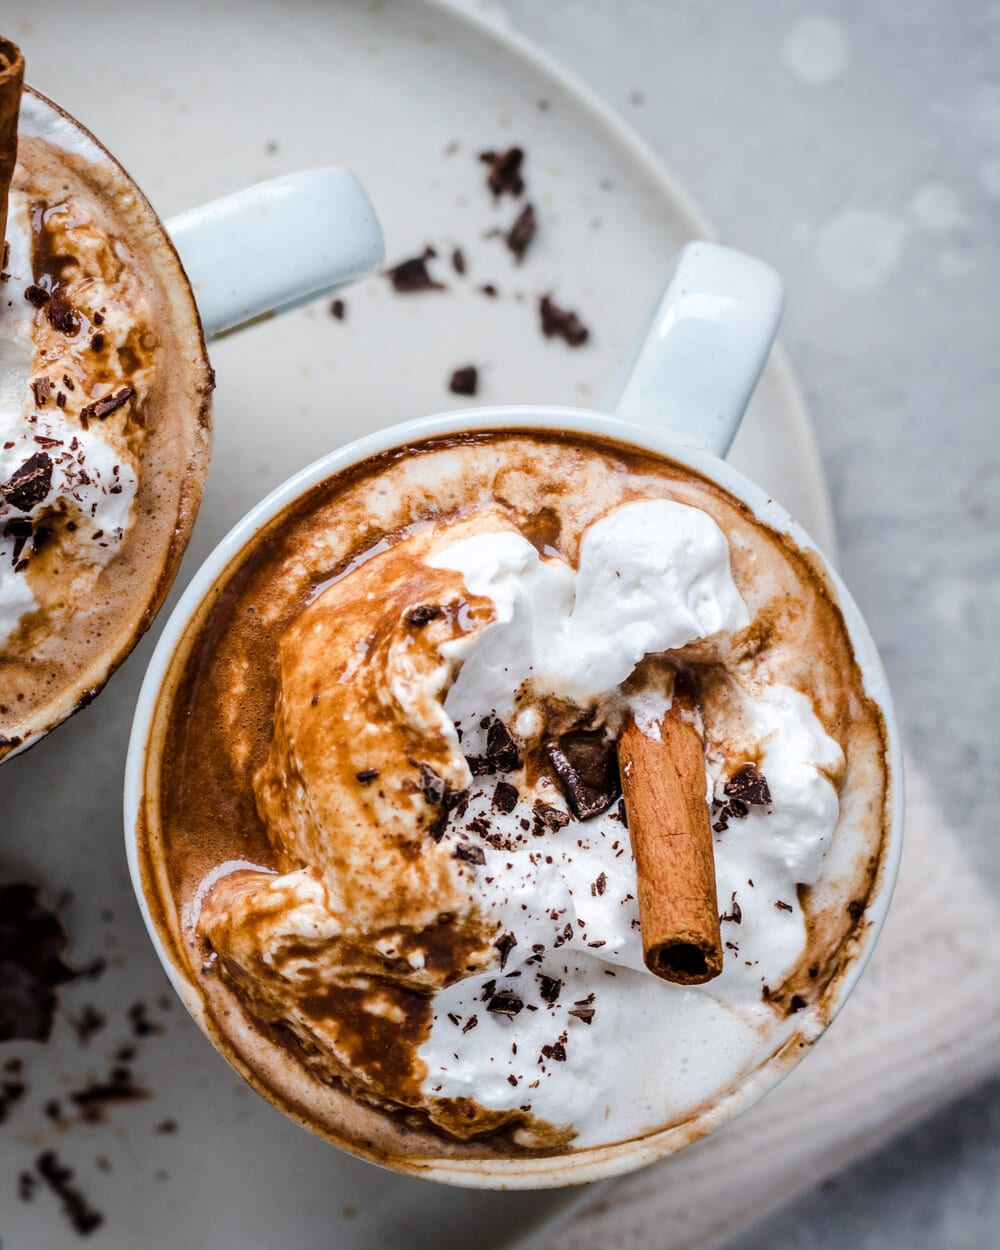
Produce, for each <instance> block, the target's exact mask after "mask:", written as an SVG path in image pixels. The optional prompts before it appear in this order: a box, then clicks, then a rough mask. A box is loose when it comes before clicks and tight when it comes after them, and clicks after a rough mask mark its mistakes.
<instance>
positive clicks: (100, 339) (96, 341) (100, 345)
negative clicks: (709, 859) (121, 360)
mask: <svg viewBox="0 0 1000 1250" xmlns="http://www.w3.org/2000/svg"><path fill="white" fill-rule="evenodd" d="M90 350H91V351H92V352H102V351H104V334H103V332H102V331H101V330H98V331H97V333H96V334H92V335H91V337H90Z"/></svg>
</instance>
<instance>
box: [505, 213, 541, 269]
mask: <svg viewBox="0 0 1000 1250" xmlns="http://www.w3.org/2000/svg"><path fill="white" fill-rule="evenodd" d="M537 233H538V221H537V219H536V217H535V210H534V208H533V207H532V205H530V204H528V205H526V206H525V207H524V208H523V209H522V210H521V212H520V213H519V214H518V216H517V217H516V218H515V220H514V224H513V225H512V226H511V228H510V229H509V230H508V231H507V233H506V234H505V235H504V236H503V238H504V242H505V243H506V244H507V246H508V247H509V248H510V250H511V251H512V252H513V253H514V256H515V258H516V260H517V263H518V264H520V263H521V261H522V260H524V254H525V252H526V251H527V250H528V248H529V247H530V246H531V242H532V240H533V239H534V237H535V235H536V234H537Z"/></svg>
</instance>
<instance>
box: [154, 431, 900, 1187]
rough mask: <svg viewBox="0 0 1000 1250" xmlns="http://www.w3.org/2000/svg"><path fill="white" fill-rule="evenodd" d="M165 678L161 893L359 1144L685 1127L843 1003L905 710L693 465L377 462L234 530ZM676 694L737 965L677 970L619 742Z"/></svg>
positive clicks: (451, 1142)
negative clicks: (654, 954)
mask: <svg viewBox="0 0 1000 1250" xmlns="http://www.w3.org/2000/svg"><path fill="white" fill-rule="evenodd" d="M164 691H165V697H163V698H161V702H160V705H159V709H158V712H157V716H156V719H155V722H154V726H153V731H152V736H151V740H150V741H151V747H150V753H149V757H148V763H147V775H146V793H145V797H144V800H143V805H142V809H141V810H142V812H143V816H142V828H141V830H140V837H139V849H140V862H141V869H142V873H143V877H144V887H145V894H146V897H147V900H149V902H150V906H151V909H152V912H153V917H154V921H155V923H156V924H157V927H158V929H159V930H160V933H161V935H162V937H163V940H164V943H165V945H166V946H167V949H168V950H169V952H170V955H171V958H172V960H173V961H174V963H175V964H176V965H177V967H178V970H179V972H180V974H181V976H182V978H183V979H184V980H186V981H187V982H189V983H190V984H191V985H192V986H194V987H196V990H197V1003H196V1004H195V1010H196V1012H197V1013H198V1014H199V1015H200V1016H201V1017H202V1018H203V1020H204V1022H205V1023H206V1026H207V1028H208V1030H209V1032H210V1034H211V1035H212V1036H213V1037H214V1039H215V1040H216V1042H217V1044H218V1045H219V1047H220V1049H222V1050H223V1052H224V1053H225V1054H226V1055H227V1056H228V1057H229V1058H230V1059H231V1061H232V1062H233V1063H234V1064H235V1065H236V1066H237V1067H238V1068H239V1069H240V1070H241V1071H242V1072H243V1073H244V1074H245V1075H247V1076H248V1078H249V1079H251V1080H252V1081H253V1082H254V1083H255V1084H256V1085H257V1086H258V1088H260V1089H261V1090H262V1091H263V1092H264V1093H266V1094H267V1095H268V1096H269V1097H271V1098H272V1099H273V1100H275V1101H276V1102H277V1103H278V1104H279V1105H280V1106H282V1107H283V1108H284V1109H285V1110H287V1111H289V1112H290V1113H291V1114H293V1115H295V1116H296V1117H297V1118H299V1119H300V1120H302V1121H303V1122H304V1123H306V1124H308V1125H309V1126H310V1127H312V1128H314V1129H315V1130H316V1131H318V1132H320V1133H323V1134H325V1135H327V1136H329V1137H330V1138H331V1139H332V1140H335V1141H337V1142H338V1143H340V1144H342V1145H346V1146H347V1147H348V1148H350V1149H352V1150H354V1151H356V1152H358V1153H361V1154H364V1155H367V1156H369V1157H374V1158H377V1159H382V1160H390V1161H392V1162H393V1163H395V1164H397V1165H399V1166H404V1167H411V1168H414V1169H419V1167H420V1166H421V1161H426V1160H429V1159H434V1158H441V1157H445V1156H446V1157H451V1158H456V1159H476V1158H480V1159H482V1158H496V1157H497V1156H498V1155H499V1156H502V1157H517V1156H521V1157H524V1156H531V1155H533V1154H545V1155H551V1154H552V1153H560V1152H573V1151H587V1150H591V1149H599V1148H601V1147H603V1146H606V1145H609V1144H611V1143H615V1142H619V1141H623V1140H627V1139H634V1138H639V1137H642V1136H645V1135H647V1134H650V1133H653V1132H656V1131H657V1130H660V1129H662V1128H664V1127H666V1126H671V1125H672V1126H683V1125H685V1124H690V1125H691V1126H692V1127H691V1136H692V1137H694V1136H697V1135H699V1134H700V1133H702V1132H704V1131H706V1128H707V1127H708V1122H707V1120H706V1119H705V1113H706V1110H707V1109H710V1108H713V1107H717V1106H719V1105H721V1104H722V1103H723V1102H724V1101H725V1100H726V1099H727V1098H728V1097H730V1096H731V1095H733V1094H734V1092H735V1091H737V1090H738V1089H739V1088H740V1086H741V1084H742V1083H744V1082H745V1081H747V1080H749V1079H750V1078H751V1077H752V1074H753V1073H754V1072H755V1071H756V1070H757V1069H759V1068H760V1066H761V1065H762V1064H764V1063H765V1062H767V1061H769V1060H771V1059H772V1057H773V1056H775V1055H779V1054H780V1055H782V1056H785V1057H786V1058H787V1061H788V1062H791V1058H792V1056H793V1055H794V1054H796V1053H798V1052H799V1051H800V1049H801V1048H803V1047H805V1046H807V1045H808V1044H809V1043H810V1042H811V1041H812V1040H814V1039H815V1038H816V1037H817V1036H818V1035H819V1033H820V1032H821V1031H822V1029H823V1027H824V1025H825V1023H826V1022H827V1020H828V1018H829V1013H830V1010H831V1008H830V1004H831V1002H832V1000H833V998H834V991H835V987H836V984H837V982H838V980H839V978H840V977H841V976H842V975H843V974H844V972H845V970H846V968H847V966H848V965H849V964H850V962H851V961H852V959H853V957H854V955H855V953H856V948H857V944H858V939H859V936H860V934H861V932H862V931H863V927H864V924H865V921H864V912H865V908H866V902H867V899H868V897H869V895H870V893H871V891H872V890H873V888H874V885H875V883H876V880H877V877H878V874H879V870H880V864H881V857H882V852H883V848H884V845H885V839H886V835H887V822H888V819H889V817H888V810H889V793H888V791H889V781H888V777H887V772H886V763H885V743H884V726H883V724H882V719H881V714H880V712H879V709H878V707H877V706H876V704H875V703H874V702H873V701H872V700H871V699H870V698H869V697H868V695H867V694H866V692H865V689H864V685H863V680H862V677H861V673H860V671H859V668H858V666H857V664H856V662H855V660H854V657H853V654H852V650H851V644H850V640H849V638H848V637H847V634H846V631H845V629H844V625H843V621H842V618H841V615H840V611H839V609H838V607H837V602H836V593H835V591H834V590H833V588H832V587H831V586H830V585H829V584H828V582H827V580H826V577H825V575H824V574H823V573H822V571H821V570H820V569H819V568H818V567H817V564H816V563H815V562H814V561H813V560H812V559H811V558H810V557H809V555H808V554H807V553H804V552H802V551H800V550H798V549H797V548H796V547H795V546H794V545H793V544H792V543H791V542H790V541H789V540H788V539H787V537H786V536H784V535H782V534H780V533H777V532H776V531H774V530H771V529H769V528H768V527H767V526H765V525H764V524H763V523H761V522H759V521H757V520H756V519H755V518H754V517H753V516H752V514H751V513H750V511H749V509H748V508H747V507H746V506H745V505H744V504H743V503H741V502H740V501H739V500H737V499H735V498H734V497H732V496H730V495H729V494H727V493H726V492H725V491H724V490H723V489H722V488H721V487H719V486H718V485H716V484H714V483H712V482H709V481H708V480H706V479H704V478H701V477H699V476H698V475H697V474H695V473H693V472H691V471H690V470H688V469H686V468H684V467H683V466H681V465H678V464H676V463H674V462H672V461H669V460H667V459H665V458H662V457H658V456H654V455H652V454H649V453H645V452H642V451H640V450H638V449H635V448H630V447H626V446H623V445H619V444H615V443H611V442H608V441H604V440H601V439H597V438H594V439H583V438H580V437H577V436H570V435H563V434H556V433H551V434H547V433H543V432H539V433H517V434H505V433H503V432H497V433H492V434H491V433H484V434H469V435H467V436H456V437H450V438H439V439H436V440H429V441H427V442H425V443H421V444H418V445H415V446H410V447H407V448H403V449H399V450H397V451H393V452H388V453H385V454H384V455H381V456H377V457H375V458H373V459H372V460H369V461H366V462H363V463H362V464H360V465H358V466H355V467H354V468H352V469H348V470H345V471H344V472H343V473H341V474H339V475H337V476H334V477H333V478H331V479H329V480H328V481H326V482H324V483H322V484H321V485H319V486H317V487H314V488H313V489H312V490H311V491H309V492H308V493H307V494H305V495H304V496H303V497H302V498H301V499H300V500H299V501H297V502H296V503H295V504H293V505H291V506H290V507H289V508H288V509H287V510H286V511H285V512H284V513H282V514H281V515H279V516H278V517H277V518H276V519H275V520H274V521H272V522H271V523H270V524H269V525H268V526H267V527H266V528H265V529H264V530H263V532H262V533H261V534H259V535H258V537H257V538H256V539H255V540H254V541H253V542H252V543H251V544H250V545H249V546H248V547H247V548H246V549H245V550H244V551H243V553H241V555H240V556H238V557H237V558H236V559H235V560H234V562H233V563H232V565H231V566H230V568H229V570H228V571H227V573H226V574H225V576H224V577H223V578H222V579H221V580H220V582H219V583H218V584H217V586H216V588H215V591H214V592H213V593H212V594H211V595H209V596H208V597H207V599H206V600H205V603H204V605H203V608H202V610H201V612H200V615H198V616H197V617H196V618H195V619H194V621H193V622H192V624H191V626H190V627H189V630H188V632H187V634H186V636H185V640H184V642H183V644H182V645H181V646H180V647H179V649H178V651H177V653H176V654H175V656H174V660H173V665H172V669H171V672H170V674H169V676H168V679H167V682H166V685H165V687H164ZM671 716H673V718H674V725H673V729H671V728H670V724H671V721H670V718H671ZM678 725H680V726H682V728H684V730H685V732H687V733H688V734H689V736H690V735H696V738H695V739H694V740H695V741H697V742H700V744H701V758H700V760H699V764H698V767H699V768H700V769H701V779H700V780H698V779H697V778H696V786H697V787H698V788H699V795H700V797H698V803H699V804H700V806H701V808H702V809H703V812H704V814H705V819H706V821H707V820H708V819H709V816H708V813H709V812H710V813H711V816H710V819H711V822H712V826H711V832H710V833H709V834H707V836H708V837H709V839H710V841H711V852H712V854H714V877H715V881H714V886H713V887H712V888H713V890H714V894H713V896H712V898H711V899H710V900H709V901H710V904H711V907H710V910H711V912H712V916H711V924H710V925H709V926H708V927H709V929H710V930H711V929H712V928H713V927H714V936H713V934H712V933H711V932H710V933H709V934H708V936H707V938H706V944H707V945H708V946H711V945H712V943H713V942H715V943H717V944H718V963H719V966H721V975H717V976H715V977H714V979H710V978H712V975H713V971H714V972H718V971H719V968H718V967H716V968H714V969H713V968H711V967H709V966H708V964H710V963H711V960H709V961H708V963H707V964H705V965H702V964H700V963H698V960H697V958H696V956H699V951H698V950H697V949H695V948H694V947H692V949H691V950H689V951H686V952H685V956H684V960H682V961H681V965H680V966H679V967H675V968H673V969H672V970H670V971H669V972H668V976H669V977H670V981H665V980H663V979H662V977H661V976H660V975H655V976H654V975H652V974H651V972H650V971H649V967H653V966H654V964H653V963H651V961H650V951H649V950H648V949H646V947H647V946H648V941H647V939H648V938H649V934H648V933H643V931H642V930H643V925H644V924H645V923H646V918H647V913H646V911H644V910H643V909H642V907H641V906H640V902H641V900H640V894H641V890H640V882H638V881H637V876H636V866H635V862H634V861H633V856H632V844H633V841H634V838H635V834H636V831H635V829H634V828H633V829H632V830H630V829H629V827H628V818H629V816H630V814H631V813H632V811H633V810H634V809H633V808H630V807H629V802H634V798H635V787H636V785H637V784H638V783H637V781H636V778H635V775H634V772H633V770H634V769H635V768H637V767H638V768H641V767H642V764H641V763H640V759H641V753H640V752H638V751H636V750H634V749H632V750H630V751H627V752H624V753H623V751H622V743H624V742H626V741H629V742H631V743H632V747H633V748H634V747H635V746H636V743H637V741H640V740H641V741H644V742H646V743H662V742H664V741H666V740H667V739H668V738H669V735H670V734H671V733H672V732H675V731H676V728H677V726H678ZM636 734H638V735H639V738H638V739H636V737H635V735H636ZM623 772H624V777H623V776H622V773H623ZM622 780H624V781H625V783H626V784H625V796H624V798H625V800H626V801H623V798H622V790H621V782H622ZM706 829H707V825H706ZM644 871H645V869H644ZM666 888H667V889H668V890H669V889H672V888H674V887H673V886H671V884H670V883H669V882H668V883H667V887H666ZM683 888H684V889H686V885H685V886H684V887H683ZM682 892H683V890H682ZM689 958H690V962H688V960H689ZM647 965H649V966H647ZM671 981H673V982H674V983H671Z"/></svg>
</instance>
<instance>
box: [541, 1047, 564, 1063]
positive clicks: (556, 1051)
mask: <svg viewBox="0 0 1000 1250" xmlns="http://www.w3.org/2000/svg"><path fill="white" fill-rule="evenodd" d="M542 1055H543V1057H544V1058H546V1059H554V1060H555V1061H556V1063H565V1062H566V1047H565V1046H564V1045H563V1043H562V1042H553V1043H552V1045H551V1046H543V1047H542Z"/></svg>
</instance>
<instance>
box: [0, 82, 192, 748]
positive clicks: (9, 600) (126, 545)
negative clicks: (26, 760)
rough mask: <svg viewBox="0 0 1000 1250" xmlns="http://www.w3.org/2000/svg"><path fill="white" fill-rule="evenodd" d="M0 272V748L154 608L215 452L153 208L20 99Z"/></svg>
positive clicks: (87, 141) (170, 260)
mask: <svg viewBox="0 0 1000 1250" xmlns="http://www.w3.org/2000/svg"><path fill="white" fill-rule="evenodd" d="M0 277H2V285H0V757H2V756H3V755H4V754H7V753H9V752H11V751H13V750H16V749H18V748H21V747H23V746H24V745H27V744H29V743H30V742H31V741H32V740H33V739H34V738H35V737H36V736H37V735H38V734H39V733H41V732H43V731H44V730H45V729H47V728H49V727H50V726H51V725H52V724H53V723H55V722H57V721H58V720H60V719H62V717H64V716H66V715H68V714H69V713H70V712H71V711H72V710H73V709H74V708H75V707H76V706H77V705H78V704H79V703H80V702H81V701H84V700H85V699H86V698H87V697H88V696H89V695H90V694H91V693H95V692H96V690H98V689H99V688H100V686H101V685H102V684H103V682H104V681H105V680H106V678H107V676H108V674H109V673H110V671H111V670H112V669H113V668H114V667H115V665H116V664H117V663H118V662H119V661H120V660H121V659H122V658H124V656H125V655H126V654H127V652H128V651H129V650H130V648H131V646H132V645H133V643H134V642H135V639H136V637H137V636H138V634H139V633H141V632H142V629H143V628H145V626H146V625H148V623H149V622H150V620H151V619H152V617H153V615H154V613H155V611H156V609H157V607H158V606H159V604H160V602H161V600H162V598H163V596H164V595H165V593H166V591H167V589H168V587H169V585H170V582H171V580H172V579H173V576H174V574H175V573H176V570H177V566H178V564H179V562H180V557H181V554H182V553H183V550H184V546H185V544H186V541H187V538H188V535H189V533H190V528H191V525H192V524H193V521H194V516H195V512H196V510H197V506H198V502H199V499H200V496H201V487H202V483H203V480H204V476H205V472H206V470H207V465H208V454H209V395H210V392H211V386H212V381H211V370H210V369H209V366H208V362H207V359H206V356H205V349H204V343H203V340H202V335H201V329H200V326H199V322H198V317H197V313H196V311H195V307H194V303H193V300H192V297H191V293H190V289H189V287H188V285H187V282H186V279H185V278H184V275H183V272H182V270H181V268H180V263H179V261H178V260H177V257H176V254H175V253H174V251H173V248H172V246H171V244H170V242H169V240H168V238H167V236H166V234H165V233H164V231H163V228H162V226H161V225H160V224H159V222H158V220H157V219H156V217H155V215H154V213H153V211H152V209H151V208H150V207H149V205H148V204H147V203H146V201H145V200H144V199H143V198H142V196H141V194H140V193H139V191H138V190H137V189H136V187H135V186H134V185H133V184H132V182H131V180H130V179H129V178H128V175H127V174H126V173H125V172H124V171H123V170H122V169H121V168H120V167H119V166H118V165H117V164H116V163H115V162H114V161H113V160H112V158H111V157H110V156H109V155H108V153H107V152H105V151H104V150H103V149H102V148H101V147H100V146H99V145H98V144H97V142H96V141H95V140H94V139H93V138H92V137H91V136H90V135H88V134H87V133H86V131H84V130H83V129H82V128H80V127H79V126H78V125H77V124H76V123H75V122H73V121H72V120H71V119H70V118H68V117H67V116H66V115H65V114H63V113H61V112H60V111H59V110H58V109H57V108H56V107H55V106H54V105H52V104H51V103H49V102H48V101H46V100H44V99H43V98H42V97H40V96H38V95H36V94H34V93H32V92H30V91H27V92H26V93H25V95H24V97H23V99H22V102H21V110H20V123H19V134H18V144H17V164H16V166H15V168H14V174H13V180H12V183H11V189H10V196H9V203H8V213H7V230H6V243H5V248H4V263H3V273H2V275H0Z"/></svg>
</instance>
